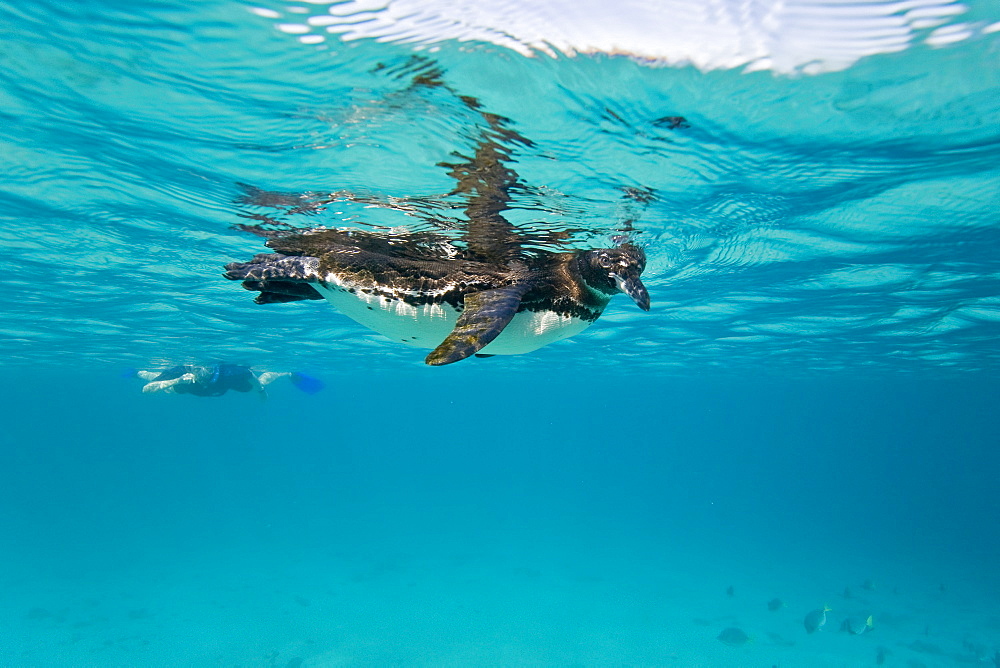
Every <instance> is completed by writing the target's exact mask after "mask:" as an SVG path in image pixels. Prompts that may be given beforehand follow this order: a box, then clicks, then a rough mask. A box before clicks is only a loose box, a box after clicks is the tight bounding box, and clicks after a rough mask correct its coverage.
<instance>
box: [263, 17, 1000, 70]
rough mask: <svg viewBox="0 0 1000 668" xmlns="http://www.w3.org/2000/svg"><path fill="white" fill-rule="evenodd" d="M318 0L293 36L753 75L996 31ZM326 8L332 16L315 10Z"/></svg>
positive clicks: (907, 21)
mask: <svg viewBox="0 0 1000 668" xmlns="http://www.w3.org/2000/svg"><path fill="white" fill-rule="evenodd" d="M313 4H314V5H315V9H311V10H310V11H312V12H313V13H312V14H311V15H310V16H309V17H308V18H306V19H305V20H303V21H302V22H301V23H282V24H280V25H279V29H280V30H282V31H284V32H288V33H291V34H305V33H310V32H314V31H315V32H316V33H323V32H325V33H329V34H334V35H337V36H339V38H340V39H343V40H345V41H352V40H360V39H373V40H377V41H380V42H397V43H401V44H412V45H415V46H418V47H419V46H423V47H426V46H429V45H433V44H439V43H441V42H445V41H456V42H479V43H489V44H495V45H498V46H501V47H505V48H508V49H511V50H513V51H516V52H518V53H520V54H522V55H525V56H533V55H537V54H547V55H550V56H554V55H556V54H557V53H561V54H565V55H575V54H593V53H605V54H616V55H624V56H630V57H633V58H638V59H642V60H646V61H650V62H656V63H661V64H667V65H686V64H691V65H694V66H696V67H698V68H700V69H703V70H711V69H728V68H736V67H745V68H746V69H747V71H755V70H768V69H769V70H774V71H777V72H802V73H807V74H816V73H819V72H824V71H832V70H839V69H843V68H845V67H849V66H850V65H852V64H853V63H855V62H857V61H858V60H859V59H861V58H864V57H865V56H871V55H875V54H880V53H894V52H897V51H901V50H904V49H906V48H908V47H910V46H911V45H913V44H915V43H917V42H919V41H920V40H922V39H924V40H925V41H926V43H928V44H930V45H933V46H944V45H947V44H952V43H955V42H958V41H961V40H964V39H968V38H970V37H972V36H974V35H976V34H983V33H986V32H988V31H990V30H991V29H992V26H990V25H987V24H985V23H964V24H954V25H943V24H946V23H947V22H948V21H951V20H953V19H954V18H955V17H957V16H960V15H962V14H963V13H965V12H966V10H967V6H966V4H965V3H961V2H948V1H942V0H907V1H904V2H886V1H885V0H856V1H854V2H849V3H829V2H823V1H820V0H792V1H790V2H775V1H772V0H727V1H716V2H704V1H702V0H670V1H668V2H661V3H650V2H644V1H642V0H625V1H624V2H603V1H598V0H556V1H554V2H552V1H550V2H545V3H534V2H512V1H510V0H507V1H501V2H488V3H487V2H479V1H478V0H430V1H428V0H380V1H377V2H372V1H370V0H347V1H346V2H335V3H324V2H315V3H313ZM323 7H326V9H327V11H326V12H325V13H316V10H319V9H321V8H323ZM295 9H296V11H294V12H293V11H291V10H286V11H287V12H288V14H289V16H288V18H291V17H292V16H294V15H296V14H301V12H299V11H298V10H300V9H302V8H295ZM253 11H256V12H258V13H260V11H261V10H253ZM263 11H266V12H269V13H273V12H274V10H263ZM262 15H263V14H262ZM271 18H277V17H271ZM933 28H936V30H934V31H933V32H932V33H930V34H929V35H928V34H926V31H927V30H929V29H933ZM314 40H315V42H319V41H320V40H318V39H315V38H314ZM309 43H314V42H313V40H310V42H309Z"/></svg>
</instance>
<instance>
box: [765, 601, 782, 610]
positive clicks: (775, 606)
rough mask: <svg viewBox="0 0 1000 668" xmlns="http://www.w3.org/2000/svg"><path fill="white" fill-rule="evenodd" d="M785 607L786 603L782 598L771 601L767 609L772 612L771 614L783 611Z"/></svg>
mask: <svg viewBox="0 0 1000 668" xmlns="http://www.w3.org/2000/svg"><path fill="white" fill-rule="evenodd" d="M783 607H785V602H784V601H782V600H781V599H780V598H772V599H771V600H770V601H768V602H767V609H768V610H770V611H771V612H774V611H775V610H781V609H782V608H783Z"/></svg>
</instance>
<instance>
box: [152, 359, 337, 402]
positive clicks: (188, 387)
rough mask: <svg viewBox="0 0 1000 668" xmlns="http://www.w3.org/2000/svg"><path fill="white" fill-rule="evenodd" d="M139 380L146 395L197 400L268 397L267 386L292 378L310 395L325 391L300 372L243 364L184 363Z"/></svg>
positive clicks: (317, 380) (294, 382)
mask: <svg viewBox="0 0 1000 668" xmlns="http://www.w3.org/2000/svg"><path fill="white" fill-rule="evenodd" d="M132 375H134V376H135V377H138V378H141V379H142V380H145V381H147V382H146V384H145V385H143V387H142V391H143V393H149V392H168V393H173V394H193V395H194V396H196V397H220V396H222V395H223V394H225V393H226V392H228V391H230V390H232V391H233V392H257V393H258V394H259V395H260V396H261V397H262V398H264V397H266V396H267V393H266V392H265V391H264V387H265V386H267V385H270V384H271V383H273V382H274V381H276V380H278V379H279V378H288V379H289V380H290V381H291V382H292V385H294V386H295V387H297V388H298V389H300V390H302V391H303V392H305V393H306V394H316V393H317V392H319V391H320V390H322V389H323V387H324V385H323V382H322V381H321V380H319V379H317V378H313V377H311V376H307V375H305V374H303V373H298V372H287V371H285V372H279V371H262V372H256V371H254V370H253V369H251V368H250V367H248V366H242V365H239V364H213V365H211V366H196V365H191V364H183V365H178V366H175V367H171V368H170V369H167V370H166V371H136V372H134V374H132Z"/></svg>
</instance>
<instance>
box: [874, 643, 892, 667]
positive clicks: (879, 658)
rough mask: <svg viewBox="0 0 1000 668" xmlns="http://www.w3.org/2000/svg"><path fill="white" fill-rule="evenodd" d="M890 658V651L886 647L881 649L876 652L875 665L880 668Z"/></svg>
mask: <svg viewBox="0 0 1000 668" xmlns="http://www.w3.org/2000/svg"><path fill="white" fill-rule="evenodd" d="M888 657H889V650H888V649H886V648H885V647H879V648H878V650H876V651H875V663H876V664H877V665H879V666H881V665H883V664H884V663H885V660H886V659H887V658H888Z"/></svg>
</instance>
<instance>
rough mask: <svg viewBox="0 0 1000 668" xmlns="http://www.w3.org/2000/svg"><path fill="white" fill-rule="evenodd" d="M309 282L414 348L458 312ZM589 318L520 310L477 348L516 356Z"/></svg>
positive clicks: (441, 332) (435, 338) (437, 338)
mask: <svg viewBox="0 0 1000 668" xmlns="http://www.w3.org/2000/svg"><path fill="white" fill-rule="evenodd" d="M312 285H313V287H314V288H315V289H316V291H317V292H319V293H320V294H321V295H323V297H324V298H325V299H326V300H327V301H328V302H330V304H332V305H333V306H334V307H335V308H336V309H337V310H338V311H340V312H341V313H343V314H344V315H346V316H347V317H348V318H350V319H352V320H354V321H356V322H358V323H360V324H362V325H364V326H365V327H368V328H369V329H373V330H375V331H376V332H378V333H379V334H382V335H383V336H386V337H388V338H389V339H391V340H393V341H400V342H402V343H406V344H408V345H411V346H416V347H418V348H428V349H432V348H437V346H438V344H440V343H441V342H442V341H444V340H445V338H447V337H448V335H449V334H451V330H452V329H454V328H455V322H456V321H457V320H458V316H459V311H458V310H456V309H455V308H453V307H452V306H451V305H449V304H424V305H422V306H411V305H410V304H407V303H406V302H404V301H402V300H400V299H394V298H391V297H389V296H387V295H382V294H377V293H371V294H366V293H364V292H361V291H360V290H358V289H355V292H350V291H349V289H348V288H347V287H341V286H338V285H336V284H333V283H327V284H320V283H313V284H312ZM590 325H591V321H587V320H583V319H581V318H574V317H571V316H563V315H560V314H558V313H555V312H554V311H521V312H520V313H518V314H516V315H515V316H514V318H513V320H511V321H510V323H508V324H507V326H506V327H505V328H504V330H503V331H502V332H501V333H500V335H499V336H498V337H497V338H496V339H494V340H493V342H492V343H490V344H489V345H487V346H486V347H484V348H483V349H482V350H481V351H480V352H481V353H483V354H484V355H520V354H522V353H529V352H531V351H532V350H537V349H538V348H541V347H542V346H547V345H548V344H550V343H554V342H556V341H559V340H561V339H565V338H567V337H570V336H574V335H576V334H579V333H580V332H582V331H583V330H585V329H587V327H589V326H590Z"/></svg>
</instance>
